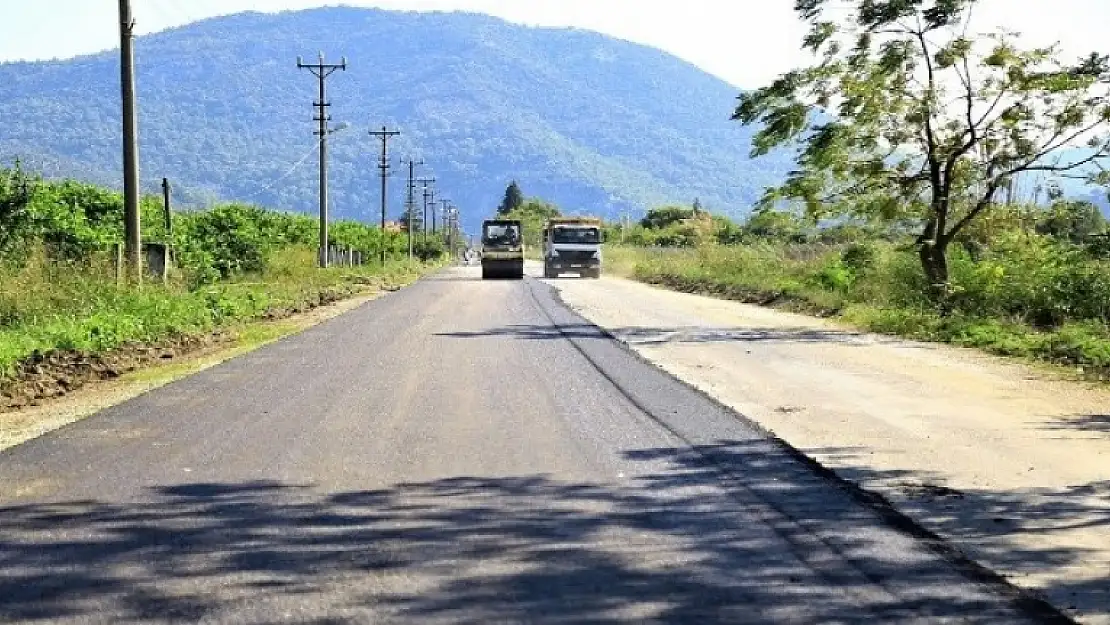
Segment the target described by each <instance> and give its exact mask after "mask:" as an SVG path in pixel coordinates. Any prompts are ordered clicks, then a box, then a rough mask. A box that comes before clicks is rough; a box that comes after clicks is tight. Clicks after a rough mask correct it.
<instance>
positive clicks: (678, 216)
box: [640, 206, 695, 230]
mask: <svg viewBox="0 0 1110 625" xmlns="http://www.w3.org/2000/svg"><path fill="white" fill-rule="evenodd" d="M694 214H695V211H694V209H692V208H686V207H684V206H663V207H660V208H653V209H651V210H649V211H648V212H647V214H646V215H644V218H643V219H641V220H640V225H641V226H643V227H644V228H647V229H648V230H662V229H663V228H666V227H668V226H671V225H673V224H676V223H678V222H680V221H685V220H687V219H691V218H693V217H694Z"/></svg>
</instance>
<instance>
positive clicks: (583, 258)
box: [543, 217, 602, 278]
mask: <svg viewBox="0 0 1110 625" xmlns="http://www.w3.org/2000/svg"><path fill="white" fill-rule="evenodd" d="M601 226H602V224H601V220H600V219H598V218H596V217H557V218H554V219H550V220H548V222H547V224H546V225H545V226H544V229H543V276H544V277H545V278H558V277H559V276H560V275H561V274H564V273H576V274H578V275H579V276H581V277H583V278H600V277H601Z"/></svg>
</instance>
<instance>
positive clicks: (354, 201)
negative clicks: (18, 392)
mask: <svg viewBox="0 0 1110 625" xmlns="http://www.w3.org/2000/svg"><path fill="white" fill-rule="evenodd" d="M317 51H323V52H325V53H326V54H327V58H328V60H329V61H338V60H339V58H340V56H344V55H345V56H346V57H347V60H348V62H349V69H348V71H346V72H339V73H337V74H335V76H334V77H333V78H332V79H331V80H330V81H329V89H330V93H329V96H330V98H329V99H330V100H331V102H332V103H333V107H332V111H331V114H332V116H333V119H334V121H335V122H348V123H350V124H351V127H350V129H348V130H346V131H343V132H340V133H339V134H336V135H335V136H334V137H333V140H332V149H331V155H332V176H331V180H332V190H333V207H334V213H335V214H336V215H337V216H345V217H353V218H367V219H368V218H370V217H371V216H373V215H376V211H377V208H376V207H377V205H378V196H379V191H378V188H379V187H378V184H377V182H376V178H375V176H376V175H377V170H376V162H375V159H376V157H377V152H378V148H377V146H376V145H375V143H374V142H373V140H372V139H371V137H369V136H368V135H367V134H366V133H367V131H368V130H370V129H372V128H377V127H381V126H382V125H383V124H387V125H389V126H390V127H391V128H392V127H397V128H399V129H400V130H401V131H402V132H403V133H404V134H403V135H402V136H401V137H400V138H399V139H398V140H397V141H395V142H394V144H393V148H394V152H393V154H394V155H395V156H397V157H400V156H402V155H404V156H407V155H410V154H411V155H413V156H416V157H418V158H421V157H422V158H424V159H425V160H426V161H427V162H428V165H429V168H428V169H426V170H425V173H427V174H431V175H435V176H436V177H438V179H439V182H440V184H439V187H440V188H442V189H443V190H444V193H446V194H448V195H449V196H450V197H451V199H452V200H454V201H455V202H456V203H457V204H458V205H459V206H460V207H461V208H462V209H463V211H464V212H465V214H466V215H467V216H468V220H467V223H468V225H472V224H473V223H474V221H475V220H476V219H478V218H480V217H481V216H484V215H486V214H488V213H489V212H491V211H492V210H493V207H495V206H496V205H497V202H498V201H499V200H500V198H501V194H502V193H503V191H504V188H505V185H506V183H507V182H508V181H509V180H510V179H514V178H515V179H517V180H519V181H520V183H521V186H522V187H523V188H524V190H525V192H526V193H528V194H530V195H541V196H543V197H545V198H547V199H550V200H552V201H554V202H556V203H558V204H559V205H561V206H563V207H564V209H566V210H569V211H578V210H581V211H585V212H599V213H603V214H606V215H609V216H613V215H615V214H616V213H617V212H618V211H620V210H624V209H635V208H646V207H649V206H652V205H658V204H662V203H666V202H682V203H689V202H691V201H693V200H694V198H695V197H698V198H700V199H701V202H702V203H703V204H704V205H705V206H707V207H708V208H710V209H716V210H737V209H741V210H742V209H744V208H745V207H747V206H748V205H750V203H751V202H752V201H753V200H754V199H755V198H757V197H758V195H759V194H760V192H761V191H762V189H763V187H764V186H766V185H768V184H770V183H773V182H775V181H777V180H778V179H779V178H780V177H781V176H782V174H783V173H784V172H785V171H786V170H787V169H788V168H789V166H790V165H789V162H788V160H787V159H785V158H781V157H780V158H764V159H759V160H755V161H752V160H749V159H748V158H747V152H748V150H749V138H750V135H751V131H750V130H749V129H745V128H743V127H741V126H740V124H738V123H735V122H731V121H729V116H730V114H731V112H732V109H733V107H734V104H735V97H736V95H737V90H736V88H734V87H732V86H730V85H728V84H726V83H725V82H723V81H721V80H719V79H717V78H715V77H713V76H710V75H708V74H706V73H705V72H702V71H701V70H699V69H697V68H696V67H694V66H692V65H690V64H688V63H685V62H683V61H681V60H679V59H677V58H675V57H673V56H670V55H668V54H666V53H664V52H661V51H659V50H656V49H653V48H649V47H644V46H640V45H636V44H632V43H628V42H625V41H620V40H616V39H613V38H609V37H606V36H603V35H599V34H596V33H592V32H587V31H581V30H573V29H540V28H530V27H524V26H518V25H513V24H510V23H507V22H504V21H501V20H498V19H495V18H491V17H487V16H482V15H474V14H464V13H410V12H391V11H382V10H374V9H355V8H326V9H315V10H310V11H302V12H287V13H281V14H274V15H270V14H257V13H244V14H239V15H234V16H230V17H224V18H216V19H211V20H207V21H203V22H199V23H196V24H192V25H189V26H186V27H182V28H178V29H174V30H170V31H166V32H163V33H159V34H156V35H151V36H147V37H142V38H140V39H139V41H138V43H137V63H138V89H139V95H140V106H141V112H140V134H141V146H142V147H141V149H142V161H141V162H142V176H143V181H144V188H145V189H147V190H150V191H155V190H156V184H157V181H159V180H160V179H161V178H162V177H163V176H167V177H169V178H170V179H172V180H174V181H175V182H176V183H177V185H178V187H179V188H181V189H183V190H184V191H186V196H187V198H188V199H189V200H190V201H191V202H193V203H204V202H205V201H206V200H207V199H208V198H217V197H218V198H223V199H244V200H249V201H254V202H258V203H262V204H265V205H270V206H275V207H282V208H289V209H294V210H301V211H306V212H307V211H312V210H314V209H315V206H316V204H315V202H316V168H315V155H314V154H312V153H311V151H312V149H313V141H314V139H313V136H312V131H313V128H314V126H313V122H312V117H313V114H314V111H313V109H312V107H311V104H312V100H313V99H314V98H315V97H316V88H317V85H316V80H315V78H314V77H313V76H311V75H310V74H309V73H308V72H305V71H298V70H297V68H296V66H295V63H296V58H297V56H298V55H303V56H304V57H305V58H306V60H314V59H315V58H316V56H317ZM736 62H738V63H745V62H757V61H753V60H750V59H737V60H736ZM0 85H2V86H0V158H2V159H4V160H7V161H9V162H10V161H11V160H12V159H13V158H14V157H15V156H23V157H24V158H25V159H26V160H27V161H29V162H30V163H31V165H32V166H35V167H38V168H41V169H42V170H43V171H45V172H46V173H47V174H48V175H51V176H76V177H80V178H83V179H88V180H93V181H100V182H105V183H115V182H116V181H117V180H118V179H119V177H120V174H119V173H118V172H119V168H120V156H119V143H120V139H119V132H120V131H119V123H118V106H119V105H118V100H119V95H118V55H117V54H116V53H113V52H106V53H102V54H97V55H92V56H86V57H80V58H77V59H73V60H68V61H56V62H38V63H14V64H5V65H2V66H0ZM302 158H304V163H303V164H302V165H301V166H299V167H297V168H294V169H293V170H292V173H290V174H288V175H286V174H287V172H289V171H290V168H292V167H293V165H294V164H295V163H297V162H298V161H300V160H301V159H302ZM400 170H401V168H400V167H398V168H397V169H396V171H395V174H396V176H395V178H394V179H393V181H392V182H391V194H390V195H391V199H390V201H391V205H392V207H394V208H393V209H391V213H393V214H397V213H399V212H400V203H399V198H400V196H401V194H402V186H403V185H402V179H401V175H400V173H401V172H400ZM391 216H392V215H391Z"/></svg>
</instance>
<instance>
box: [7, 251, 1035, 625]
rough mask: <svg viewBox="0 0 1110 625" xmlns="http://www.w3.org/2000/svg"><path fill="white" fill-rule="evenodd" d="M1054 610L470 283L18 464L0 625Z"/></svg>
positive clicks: (447, 276) (543, 300) (767, 618)
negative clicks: (1019, 594) (1043, 607)
mask: <svg viewBox="0 0 1110 625" xmlns="http://www.w3.org/2000/svg"><path fill="white" fill-rule="evenodd" d="M1038 608H1039V604H1037V602H1035V601H1032V602H1031V601H1028V600H1024V599H1022V598H1020V597H1018V598H1015V597H1014V595H1013V593H1012V592H1010V591H1009V590H1008V588H1006V587H1004V586H1003V585H1001V584H999V583H996V582H993V581H991V579H990V578H989V576H984V575H982V574H980V573H979V572H976V571H975V570H974V569H973V568H972V567H969V566H967V565H966V564H965V563H962V562H961V561H960V559H959V558H958V557H955V556H953V555H952V554H950V553H949V552H948V550H946V549H945V548H944V546H943V545H939V546H938V545H936V544H934V543H933V542H931V541H929V540H926V539H924V538H922V537H919V536H917V535H916V534H915V533H914V532H913V531H907V530H906V529H905V528H901V527H900V524H899V523H898V519H896V518H892V516H891V514H890V513H889V511H884V509H883V508H882V507H881V506H874V505H871V504H867V503H865V502H863V501H862V500H861V498H860V497H859V496H857V495H855V494H853V493H852V492H850V491H849V490H848V489H847V488H846V487H843V486H842V485H839V484H837V483H836V482H834V481H831V480H830V479H828V478H826V477H823V476H822V475H820V474H819V473H818V472H815V471H813V470H812V469H811V468H810V467H808V466H807V465H806V463H804V462H802V461H800V460H798V459H796V458H795V457H794V455H793V454H791V453H790V452H789V451H787V450H784V449H783V448H781V447H780V446H778V445H776V444H775V443H774V442H772V441H771V440H769V439H768V438H767V437H766V436H764V435H763V434H761V433H760V432H758V431H757V430H755V429H754V428H752V427H751V426H749V425H748V424H746V423H745V422H744V420H743V419H742V417H739V416H738V415H735V414H732V413H730V412H728V411H727V410H725V409H723V408H721V407H720V406H718V405H716V404H715V403H713V402H712V401H710V400H708V399H706V398H705V397H703V396H702V395H700V394H698V393H697V392H695V391H693V390H691V389H689V388H687V387H686V386H685V385H683V384H681V383H679V382H677V381H675V380H673V379H671V378H669V377H668V376H666V375H664V374H662V373H660V372H659V371H657V370H656V369H654V368H652V367H651V366H649V365H646V364H644V363H643V362H641V361H640V360H638V359H636V358H635V357H634V356H632V355H631V354H630V353H628V352H627V351H626V350H624V349H623V348H622V347H620V346H619V345H617V344H616V343H615V342H613V341H611V340H609V339H608V338H606V337H605V336H603V335H602V334H601V333H600V332H598V331H595V330H592V329H591V328H590V327H589V326H588V325H584V324H583V321H582V320H581V319H580V318H578V317H576V316H575V315H573V314H572V313H570V312H569V311H568V310H567V309H566V308H564V307H563V306H561V305H560V304H559V303H558V302H557V301H556V298H555V296H554V295H553V293H552V291H551V289H550V288H549V287H548V286H546V285H544V284H543V283H542V282H539V281H536V280H531V279H530V280H526V281H524V282H483V281H481V280H479V279H477V272H476V270H474V269H454V270H451V271H448V272H445V273H443V274H440V275H438V276H436V277H433V278H430V279H427V280H425V281H422V282H420V283H418V284H416V285H414V286H413V287H411V288H409V289H406V290H404V291H401V292H398V293H395V294H392V295H390V296H388V297H385V298H383V299H380V300H377V301H374V302H372V303H370V304H368V305H366V306H364V307H361V308H359V309H358V310H356V311H354V312H353V313H350V314H347V315H344V316H342V317H339V318H337V319H334V320H332V321H330V322H327V323H325V324H323V325H321V326H318V327H316V328H314V329H312V330H309V331H307V332H305V333H303V334H301V335H299V336H296V337H293V338H290V339H287V340H285V341H281V342H279V343H276V344H273V345H271V346H269V347H266V348H263V349H261V350H259V351H257V352H254V353H252V354H249V355H247V356H245V357H242V358H239V359H236V360H233V361H231V362H228V363H226V364H224V365H221V366H219V367H216V368H214V369H210V370H208V371H206V372H204V373H201V374H199V375H197V376H194V377H192V378H189V379H186V380H183V381H181V382H178V383H175V384H172V385H170V386H167V387H165V388H163V389H161V390H158V391H155V392H152V393H149V394H147V395H145V396H143V397H140V398H138V399H136V400H134V401H131V402H129V403H126V404H124V405H121V406H118V407H116V408H113V409H110V410H107V411H105V412H103V413H101V414H99V415H97V416H95V417H92V418H90V419H88V420H86V421H83V422H81V423H78V424H75V425H73V426H70V427H67V428H65V429H63V430H61V431H58V432H56V433H54V434H52V435H49V436H46V437H43V438H41V439H38V440H35V441H32V442H30V443H27V444H25V445H23V446H21V447H18V448H15V449H12V450H9V451H7V452H5V453H2V454H0V622H96V623H101V622H103V623H109V622H111V623H139V622H141V623H148V622H190V623H192V622H229V623H274V622H297V623H319V624H325V623H345V622H359V623H389V622H413V623H439V622H443V623H448V622H449V623H495V622H551V623H624V622H667V623H726V622H727V623H863V622H866V623H916V622H922V623H932V622H967V623H1007V624H1010V623H1023V622H1043V621H1046V620H1052V614H1050V613H1046V612H1038V611H1037V610H1038Z"/></svg>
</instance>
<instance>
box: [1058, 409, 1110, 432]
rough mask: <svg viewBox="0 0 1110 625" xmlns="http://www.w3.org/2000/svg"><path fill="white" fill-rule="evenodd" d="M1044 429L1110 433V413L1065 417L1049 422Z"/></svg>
mask: <svg viewBox="0 0 1110 625" xmlns="http://www.w3.org/2000/svg"><path fill="white" fill-rule="evenodd" d="M1044 429H1046V430H1049V431H1062V432H1063V431H1074V432H1094V433H1097V434H1110V414H1089V415H1080V416H1078V417H1064V418H1060V419H1056V420H1053V421H1051V422H1049V423H1048V424H1047V425H1046V426H1045V427H1044Z"/></svg>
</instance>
